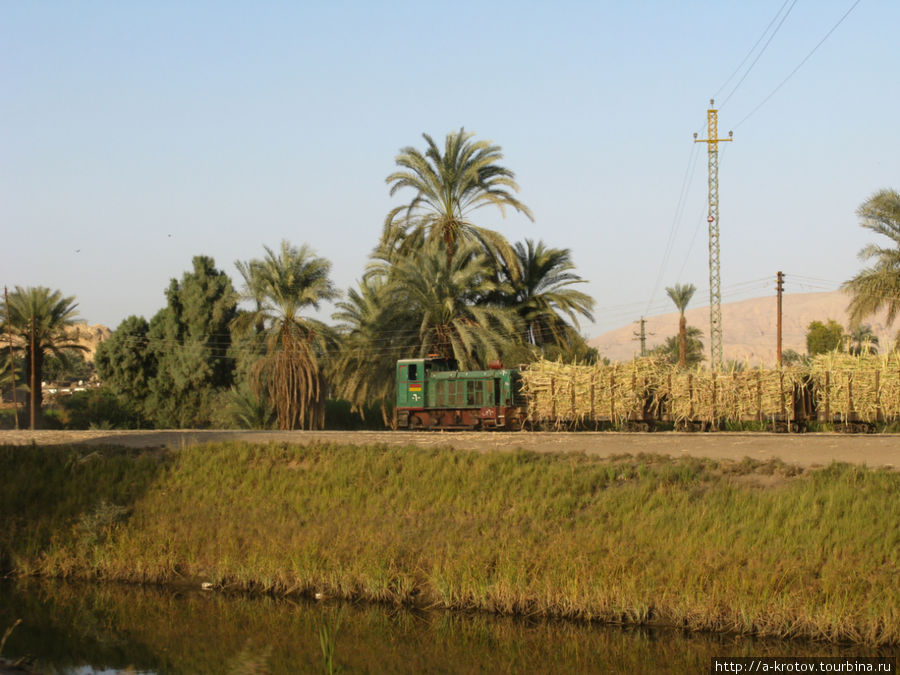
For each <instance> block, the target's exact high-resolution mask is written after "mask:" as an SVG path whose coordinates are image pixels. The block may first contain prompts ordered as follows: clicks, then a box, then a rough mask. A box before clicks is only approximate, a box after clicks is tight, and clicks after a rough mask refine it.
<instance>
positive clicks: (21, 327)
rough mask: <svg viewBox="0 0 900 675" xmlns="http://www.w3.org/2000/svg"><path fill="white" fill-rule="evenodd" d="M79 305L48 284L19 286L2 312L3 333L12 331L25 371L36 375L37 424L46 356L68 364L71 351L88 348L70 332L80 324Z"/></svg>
mask: <svg viewBox="0 0 900 675" xmlns="http://www.w3.org/2000/svg"><path fill="white" fill-rule="evenodd" d="M77 307H78V303H76V302H75V298H74V296H68V297H67V296H64V295H63V294H62V293H60V292H59V291H51V290H50V289H49V288H46V287H44V286H36V287H28V288H21V287H20V286H16V289H15V291H13V292H12V293H10V294H9V303H8V305H7V306H6V307H5V308H4V312H3V314H2V315H0V324H2V325H3V329H2V330H3V334H4V335H5V334H7V333H12V335H13V341H14V345H13V346H14V348H17V349H18V350H20V351H21V352H23V353H24V355H25V371H26V372H27V373H31V375H32V381H31V384H30V401H29V406H30V410H31V419H32V426H33V427H37V426H40V417H41V402H42V400H43V390H42V385H41V377H42V375H43V366H44V359H45V358H46V357H47V356H48V355H52V356H55V357H57V358H58V359H60V360H61V361H63V363H67V358H66V355H67V352H71V351H73V350H80V351H87V347H85V346H84V345H80V344H78V342H77V340H76V339H75V338H73V336H72V333H71V331H70V329H71V328H72V327H73V326H75V325H76V324H78V323H79V321H78V320H77V319H76V317H77V316H78V312H77V310H76V308H77Z"/></svg>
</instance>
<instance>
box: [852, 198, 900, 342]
mask: <svg viewBox="0 0 900 675" xmlns="http://www.w3.org/2000/svg"><path fill="white" fill-rule="evenodd" d="M856 214H857V216H859V218H860V221H861V222H860V225H861V226H862V227H865V228H867V229H869V230H872V231H873V232H875V233H877V234H881V235H884V236H885V237H887V238H888V239H890V240H891V244H890V245H889V246H885V247H882V246H877V245H875V244H869V245H868V246H866V247H864V248H863V249H862V250H861V251H860V252H859V258H860V260H870V261H872V266H871V267H867V268H865V269H864V270H863V271H861V272H860V273H859V274H857V275H856V276H855V277H853V278H852V279H850V280H849V281H846V282H844V285H843V289H844V290H845V291H847V292H849V293H850V294H851V296H852V300H851V301H850V305H849V306H848V308H847V309H848V311H849V313H850V326H851V327H855V326H856V325H858V324H859V322H860V321H862V320H863V319H865V318H866V317H868V316H871V315H872V314H875V313H876V312H878V311H880V310H881V309H882V308H887V321H888V324H891V323H893V321H894V319H895V318H896V317H897V313H898V312H900V193H898V192H897V191H896V190H881V191H880V192H876V193H875V194H873V195H872V196H871V197H869V198H868V199H867V200H866V201H865V202H863V203H862V204H861V205H860V207H859V208H858V209H857V210H856Z"/></svg>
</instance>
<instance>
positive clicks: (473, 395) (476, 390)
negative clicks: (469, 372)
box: [466, 380, 484, 406]
mask: <svg viewBox="0 0 900 675" xmlns="http://www.w3.org/2000/svg"><path fill="white" fill-rule="evenodd" d="M466 405H471V406H483V405H484V381H483V380H474V381H471V382H467V383H466Z"/></svg>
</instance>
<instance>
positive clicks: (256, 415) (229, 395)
mask: <svg viewBox="0 0 900 675" xmlns="http://www.w3.org/2000/svg"><path fill="white" fill-rule="evenodd" d="M213 423H214V424H215V426H216V427H219V428H222V429H272V428H274V426H275V409H274V407H273V406H272V403H271V402H270V401H269V400H268V399H267V398H265V397H263V398H260V397H258V396H257V395H256V394H255V393H254V392H253V390H252V389H251V388H250V386H249V385H248V384H247V382H246V381H245V382H242V383H241V384H239V385H236V386H233V387H231V388H230V389H228V390H226V391H223V392H221V393H220V394H219V396H218V401H217V404H216V413H215V415H214V416H213Z"/></svg>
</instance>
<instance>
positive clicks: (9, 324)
mask: <svg viewBox="0 0 900 675" xmlns="http://www.w3.org/2000/svg"><path fill="white" fill-rule="evenodd" d="M3 297H4V298H5V299H6V327H7V329H8V336H9V372H10V376H11V377H12V397H13V420H14V424H15V428H16V431H18V430H19V401H18V400H16V362H15V359H14V358H13V345H12V343H13V338H12V322H11V321H10V319H9V289H8V288H7V287H6V286H4V287H3Z"/></svg>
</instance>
